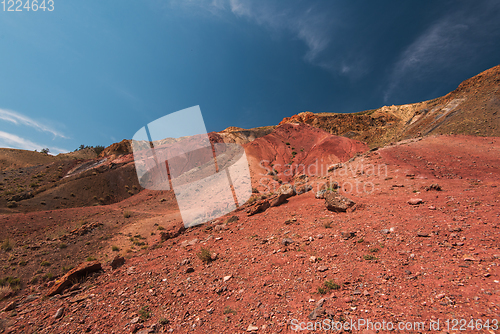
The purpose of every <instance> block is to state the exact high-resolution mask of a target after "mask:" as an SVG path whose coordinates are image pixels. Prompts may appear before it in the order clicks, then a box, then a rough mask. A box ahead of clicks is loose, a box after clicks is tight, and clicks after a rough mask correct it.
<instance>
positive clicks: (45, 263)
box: [40, 260, 51, 267]
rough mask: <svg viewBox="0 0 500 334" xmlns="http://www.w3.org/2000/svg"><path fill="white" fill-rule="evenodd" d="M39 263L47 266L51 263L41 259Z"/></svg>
mask: <svg viewBox="0 0 500 334" xmlns="http://www.w3.org/2000/svg"><path fill="white" fill-rule="evenodd" d="M40 265H41V266H42V267H49V266H50V265H51V263H50V262H49V261H45V260H43V261H42V262H40Z"/></svg>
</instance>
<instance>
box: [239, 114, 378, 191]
mask: <svg viewBox="0 0 500 334" xmlns="http://www.w3.org/2000/svg"><path fill="white" fill-rule="evenodd" d="M244 147H245V152H246V154H247V157H248V160H249V161H248V162H249V165H250V171H251V173H252V183H253V184H254V185H255V186H257V185H261V186H262V184H261V182H264V179H265V176H266V175H271V176H275V179H276V180H280V181H282V182H290V181H291V180H292V179H293V178H294V177H295V176H298V175H300V174H307V175H326V173H327V170H328V167H329V166H331V165H333V164H336V163H339V162H345V161H347V160H349V159H350V158H352V157H353V156H355V155H356V154H358V153H362V152H365V151H367V150H368V147H367V146H366V144H364V143H362V142H360V141H356V140H352V139H349V138H345V137H339V136H333V135H331V134H329V133H327V132H325V131H323V130H321V129H317V128H314V127H312V126H309V125H307V124H303V123H302V124H283V125H280V126H278V127H277V128H276V129H275V130H274V131H273V132H272V133H270V134H268V135H266V136H264V137H261V138H258V139H255V140H254V141H252V142H250V143H248V144H246V145H244ZM266 182H267V181H266Z"/></svg>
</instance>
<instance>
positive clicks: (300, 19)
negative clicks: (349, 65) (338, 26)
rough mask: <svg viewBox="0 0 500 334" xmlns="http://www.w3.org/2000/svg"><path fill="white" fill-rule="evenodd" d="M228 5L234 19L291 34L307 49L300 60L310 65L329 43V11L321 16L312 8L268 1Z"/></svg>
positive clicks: (240, 0) (234, 1)
mask: <svg viewBox="0 0 500 334" xmlns="http://www.w3.org/2000/svg"><path fill="white" fill-rule="evenodd" d="M229 5H230V8H231V11H232V12H233V13H234V14H235V15H237V16H240V17H246V18H248V19H250V20H253V21H255V22H256V23H257V24H259V25H263V26H267V27H268V28H271V29H278V30H288V31H290V32H292V33H293V34H294V35H295V36H296V37H297V38H298V39H300V40H302V41H303V42H304V43H305V44H306V45H307V47H308V51H307V53H306V54H305V56H304V58H305V60H306V61H308V62H310V63H315V62H316V60H317V57H318V55H319V54H320V53H321V52H322V51H324V50H325V49H326V47H327V46H328V45H329V44H330V43H331V38H332V36H331V31H330V27H331V24H332V12H331V11H329V12H325V11H322V10H321V8H319V7H316V6H313V5H309V6H307V7H304V8H297V7H296V6H293V5H291V4H290V3H286V4H283V3H282V2H277V3H276V2H272V1H266V2H260V3H257V2H254V1H248V0H230V1H229ZM316 65H317V64H316Z"/></svg>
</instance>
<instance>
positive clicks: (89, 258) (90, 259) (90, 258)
mask: <svg viewBox="0 0 500 334" xmlns="http://www.w3.org/2000/svg"><path fill="white" fill-rule="evenodd" d="M86 260H87V261H89V262H90V261H95V260H96V258H95V257H93V256H89V257H87V258H86Z"/></svg>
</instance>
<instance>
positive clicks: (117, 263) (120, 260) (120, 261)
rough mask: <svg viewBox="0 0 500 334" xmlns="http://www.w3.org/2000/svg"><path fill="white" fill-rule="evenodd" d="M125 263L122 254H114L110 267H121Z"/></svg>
mask: <svg viewBox="0 0 500 334" xmlns="http://www.w3.org/2000/svg"><path fill="white" fill-rule="evenodd" d="M124 264H125V258H124V257H123V256H119V255H117V256H115V258H114V259H113V261H111V268H113V269H116V268H118V267H121V266H123V265H124Z"/></svg>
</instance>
